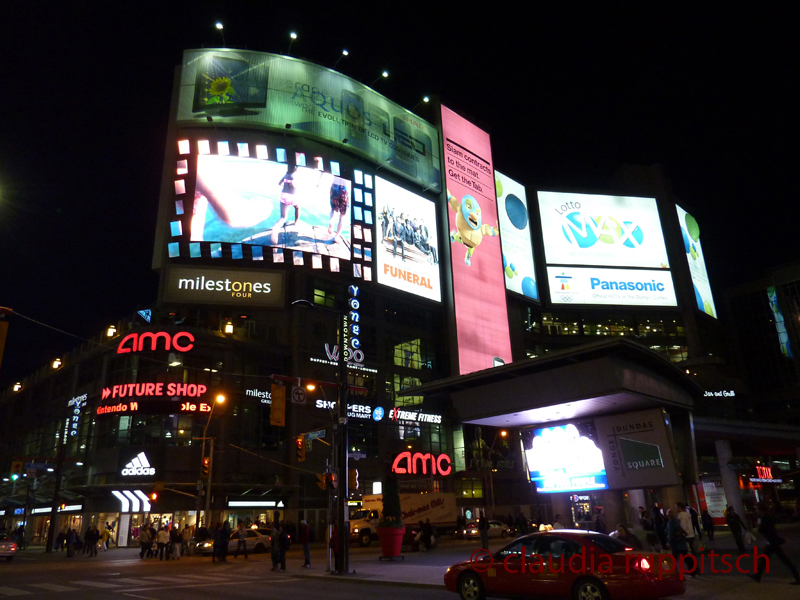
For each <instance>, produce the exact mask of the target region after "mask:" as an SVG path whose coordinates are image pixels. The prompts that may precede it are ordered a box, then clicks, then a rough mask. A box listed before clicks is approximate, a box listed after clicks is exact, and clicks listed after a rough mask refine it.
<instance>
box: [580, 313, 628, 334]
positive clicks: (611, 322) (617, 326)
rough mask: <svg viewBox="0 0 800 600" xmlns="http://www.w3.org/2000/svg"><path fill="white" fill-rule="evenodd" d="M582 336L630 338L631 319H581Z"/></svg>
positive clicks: (599, 317) (619, 316)
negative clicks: (627, 336)
mask: <svg viewBox="0 0 800 600" xmlns="http://www.w3.org/2000/svg"><path fill="white" fill-rule="evenodd" d="M583 332H584V335H598V336H626V335H630V336H632V335H633V334H634V328H633V319H632V318H631V317H630V316H623V315H616V316H595V317H586V318H584V319H583Z"/></svg>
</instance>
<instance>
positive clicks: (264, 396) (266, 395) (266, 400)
mask: <svg viewBox="0 0 800 600" xmlns="http://www.w3.org/2000/svg"><path fill="white" fill-rule="evenodd" d="M244 395H245V396H253V397H254V398H260V399H261V404H272V392H264V391H261V390H259V389H252V390H247V391H246V392H245V393H244Z"/></svg>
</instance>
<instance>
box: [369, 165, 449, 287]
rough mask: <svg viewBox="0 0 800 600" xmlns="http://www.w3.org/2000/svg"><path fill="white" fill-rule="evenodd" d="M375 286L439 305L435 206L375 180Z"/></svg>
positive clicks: (394, 186)
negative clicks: (377, 237)
mask: <svg viewBox="0 0 800 600" xmlns="http://www.w3.org/2000/svg"><path fill="white" fill-rule="evenodd" d="M375 213H376V215H377V218H378V227H377V228H376V230H377V232H376V233H377V235H379V236H380V237H379V239H378V244H377V247H376V251H375V263H376V265H377V269H378V283H380V284H382V285H386V286H388V287H391V288H394V289H397V290H402V291H404V292H408V293H410V294H415V295H417V296H422V297H423V298H428V299H430V300H436V301H437V302H441V300H442V289H441V282H440V279H439V246H438V240H439V232H438V231H437V229H436V205H435V204H434V203H433V202H432V201H430V200H426V199H425V198H423V197H422V196H418V195H417V194H414V193H413V192H410V191H408V190H406V189H404V188H402V187H400V186H399V185H396V184H394V183H392V182H390V181H386V180H385V179H382V178H381V177H375Z"/></svg>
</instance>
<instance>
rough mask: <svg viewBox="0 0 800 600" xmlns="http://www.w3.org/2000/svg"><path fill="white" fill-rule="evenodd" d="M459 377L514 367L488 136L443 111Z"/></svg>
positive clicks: (464, 120)
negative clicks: (511, 364) (512, 364)
mask: <svg viewBox="0 0 800 600" xmlns="http://www.w3.org/2000/svg"><path fill="white" fill-rule="evenodd" d="M442 133H443V135H444V160H445V173H446V175H445V180H446V182H447V203H448V211H447V212H448V221H449V224H450V251H451V261H452V267H453V295H454V300H455V311H456V335H457V336H458V363H459V372H460V374H461V375H464V374H466V373H472V372H474V371H480V370H482V369H488V368H489V367H494V366H498V365H502V364H505V363H509V362H511V340H510V338H509V333H508V313H507V310H506V288H505V281H504V279H503V252H502V250H501V248H500V236H499V231H498V220H497V196H496V195H495V189H494V168H493V166H492V148H491V144H490V141H489V134H488V133H486V132H485V131H483V130H481V129H479V128H478V127H475V125H473V124H472V123H470V122H469V121H467V120H466V119H464V118H463V117H460V116H459V115H457V114H456V113H454V112H453V111H452V110H450V109H449V108H446V107H444V106H443V107H442Z"/></svg>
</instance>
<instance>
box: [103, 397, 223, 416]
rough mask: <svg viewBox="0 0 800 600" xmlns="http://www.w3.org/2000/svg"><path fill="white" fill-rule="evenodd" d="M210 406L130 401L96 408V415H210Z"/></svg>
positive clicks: (201, 403)
mask: <svg viewBox="0 0 800 600" xmlns="http://www.w3.org/2000/svg"><path fill="white" fill-rule="evenodd" d="M210 412H211V405H210V404H207V403H206V402H174V401H172V400H147V401H145V402H138V401H136V400H131V401H128V402H119V403H117V404H104V405H103V406H98V407H97V414H98V415H110V414H131V413H142V414H153V415H156V414H158V415H160V414H170V415H171V414H177V413H181V414H193V413H210Z"/></svg>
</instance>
